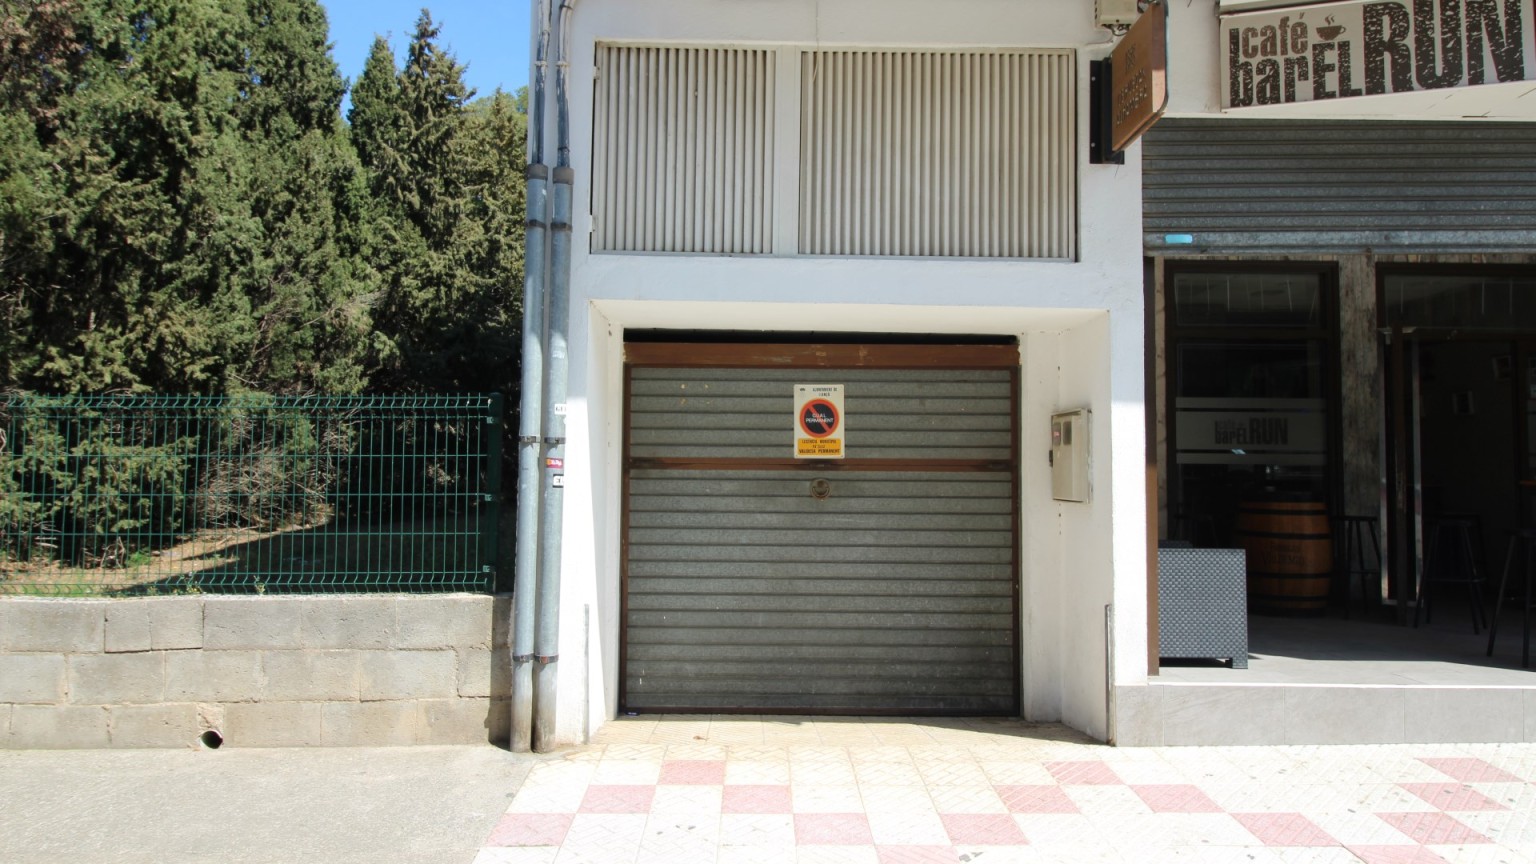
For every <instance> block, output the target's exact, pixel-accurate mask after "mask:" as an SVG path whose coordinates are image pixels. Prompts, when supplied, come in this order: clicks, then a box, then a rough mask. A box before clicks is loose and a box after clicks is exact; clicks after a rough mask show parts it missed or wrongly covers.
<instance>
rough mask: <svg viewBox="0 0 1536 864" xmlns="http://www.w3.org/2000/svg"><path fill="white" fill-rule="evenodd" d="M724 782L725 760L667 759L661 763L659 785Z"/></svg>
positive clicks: (696, 784) (693, 784) (714, 783)
mask: <svg viewBox="0 0 1536 864" xmlns="http://www.w3.org/2000/svg"><path fill="white" fill-rule="evenodd" d="M723 783H725V760H723V759H722V760H719V761H715V760H709V761H688V760H669V761H666V762H663V763H661V780H660V782H659V784H658V785H661V786H719V785H721V784H723Z"/></svg>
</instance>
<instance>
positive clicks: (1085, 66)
mask: <svg viewBox="0 0 1536 864" xmlns="http://www.w3.org/2000/svg"><path fill="white" fill-rule="evenodd" d="M533 5H534V7H535V10H534V14H535V26H534V32H535V39H537V38H538V35H537V34H538V33H539V32H540V29H541V27H542V25H543V23H544V22H543V21H541V20H539V19H538V15H539V10H538V5H539V4H533ZM1246 5H1247V6H1253V5H1254V4H1251V3H1250V4H1246ZM1270 5H1276V4H1270ZM1313 5H1315V4H1313ZM1176 7H1177V8H1173V9H1170V10H1169V44H1170V60H1169V65H1170V69H1169V80H1170V92H1171V93H1172V97H1173V99H1172V103H1171V114H1172V115H1178V116H1180V117H1183V118H1230V117H1231V116H1232V115H1233V113H1234V112H1233V111H1231V110H1228V109H1227V108H1224V107H1223V105H1222V96H1221V94H1222V90H1221V88H1222V87H1223V85H1224V84H1225V83H1226V79H1225V78H1223V74H1224V73H1223V69H1222V65H1221V56H1222V55H1221V51H1222V43H1221V40H1220V38H1219V34H1218V21H1219V19H1218V13H1219V11H1220V10H1219V9H1218V5H1217V3H1216V0H1195V2H1193V3H1191V4H1176ZM1229 11H1231V10H1229ZM568 20H569V32H568V34H566V35H567V39H568V44H569V46H570V47H569V53H568V62H569V67H568V70H567V74H568V80H569V82H570V87H569V92H570V98H569V105H568V109H569V140H570V142H572V143H571V146H570V148H569V167H570V168H571V169H572V176H573V177H574V185H573V191H574V195H573V200H574V202H575V207H574V214H573V218H572V219H571V229H572V238H573V242H572V256H571V264H570V296H569V314H570V327H569V334H570V336H569V358H570V365H569V378H568V395H567V400H566V403H565V406H564V412H565V413H564V417H565V423H566V430H565V432H566V440H565V453H564V463H563V469H562V470H563V475H562V476H561V477H560V478H559V479H560V482H561V483H562V486H561V489H562V490H563V491H562V494H563V498H564V502H563V511H564V520H563V529H562V530H563V542H562V548H563V551H562V564H561V573H562V579H561V581H560V589H559V598H558V599H559V604H558V608H559V612H558V615H559V619H558V620H559V645H558V647H559V652H558V653H559V659H560V662H559V664H558V702H557V705H556V710H555V718H556V720H555V737H556V739H557V740H558V741H560V742H562V743H574V742H581V741H584V740H587V738H588V737H589V736H590V735H591V734H592V733H593V732H594V731H595V730H596V729H597V728H598V727H600V726H601V725H602V724H603V723H605V722H607V721H609V720H610V719H612V718H614V717H616V716H619V715H620V714H623V713H627V712H636V713H642V712H650V711H662V712H683V713H697V712H721V713H752V714H761V713H783V714H790V715H794V714H816V713H834V714H836V713H844V714H882V713H883V714H914V713H916V714H932V715H943V714H998V715H1004V716H1022V717H1024V718H1025V719H1028V720H1036V721H1042V722H1062V723H1065V724H1066V725H1068V726H1071V727H1073V728H1076V729H1079V730H1082V731H1084V732H1086V733H1087V734H1089V735H1092V736H1094V737H1095V738H1099V739H1102V740H1111V741H1118V742H1122V743H1163V742H1165V741H1166V742H1168V743H1175V741H1176V739H1177V737H1178V736H1176V735H1174V734H1173V733H1172V732H1168V734H1166V735H1165V734H1164V731H1165V719H1166V718H1167V717H1171V716H1174V715H1175V714H1176V713H1177V712H1178V711H1179V710H1184V709H1176V708H1175V707H1174V702H1175V699H1174V697H1173V696H1166V694H1165V693H1163V692H1161V691H1157V690H1156V689H1155V687H1156V685H1157V683H1158V679H1157V674H1156V673H1157V670H1158V664H1157V657H1156V655H1157V653H1158V649H1157V645H1158V638H1157V633H1156V627H1157V624H1156V620H1157V619H1156V608H1155V607H1156V604H1155V602H1153V598H1155V596H1156V594H1155V591H1156V589H1155V585H1156V583H1155V581H1154V580H1155V575H1154V576H1153V577H1152V578H1151V579H1149V569H1155V568H1149V561H1155V555H1153V554H1151V553H1150V551H1149V550H1150V547H1151V546H1152V545H1154V543H1153V541H1154V540H1155V538H1156V537H1157V536H1158V533H1159V531H1158V528H1157V521H1158V520H1157V517H1158V509H1159V506H1160V502H1162V503H1161V506H1163V507H1164V508H1166V502H1167V496H1168V494H1169V493H1168V491H1167V488H1166V487H1167V483H1166V480H1164V481H1162V482H1161V483H1160V481H1159V480H1158V462H1159V461H1162V462H1164V463H1165V464H1164V465H1163V466H1162V473H1164V474H1167V473H1168V472H1170V471H1172V470H1173V469H1172V468H1170V467H1169V465H1168V464H1166V463H1167V462H1168V461H1169V460H1168V456H1167V453H1166V441H1164V443H1163V445H1162V448H1163V449H1160V448H1159V446H1157V445H1156V444H1149V435H1148V429H1149V428H1154V429H1158V430H1160V431H1163V432H1166V430H1164V429H1162V427H1163V425H1165V424H1166V418H1167V411H1165V410H1164V409H1161V408H1154V410H1150V411H1149V399H1148V394H1149V393H1155V392H1157V389H1158V386H1159V385H1157V384H1156V383H1155V382H1154V383H1150V384H1149V376H1150V377H1155V378H1156V379H1157V380H1159V381H1160V380H1162V377H1163V376H1164V375H1165V374H1166V370H1165V369H1164V368H1163V366H1162V364H1161V363H1160V361H1154V362H1150V363H1149V362H1148V360H1147V359H1146V358H1147V357H1148V356H1149V351H1148V346H1149V342H1151V343H1159V340H1161V339H1162V338H1163V336H1162V332H1163V331H1162V325H1161V324H1159V323H1157V321H1158V320H1159V319H1157V315H1161V314H1163V309H1162V308H1161V306H1160V304H1161V302H1162V301H1161V298H1162V296H1163V293H1162V290H1163V286H1162V282H1163V279H1164V268H1165V264H1166V261H1167V259H1170V258H1173V259H1178V260H1184V259H1185V258H1200V257H1201V254H1200V251H1201V250H1188V252H1187V254H1183V253H1185V252H1186V250H1180V249H1175V250H1173V251H1168V250H1164V249H1160V248H1158V247H1159V245H1160V242H1161V241H1153V240H1149V239H1147V236H1148V235H1145V232H1144V230H1143V184H1142V179H1143V178H1142V171H1141V166H1142V158H1141V157H1142V145H1140V144H1135V145H1132V146H1131V147H1129V148H1128V149H1127V151H1126V158H1125V160H1124V163H1123V164H1095V163H1093V162H1091V161H1090V158H1089V146H1088V142H1089V137H1090V113H1091V112H1090V110H1089V106H1090V85H1091V78H1092V73H1091V70H1090V63H1091V62H1092V61H1099V60H1103V59H1105V58H1107V57H1108V56H1109V54H1110V52H1111V50H1112V49H1113V47H1114V45H1115V44H1116V41H1117V39H1118V38H1119V37H1118V35H1117V34H1116V33H1114V32H1112V30H1111V29H1109V28H1107V27H1103V26H1100V23H1099V19H1098V16H1097V14H1096V10H1095V4H1094V3H1093V2H1090V0H1072V2H1060V0H1019V2H1011V3H1007V4H998V3H995V2H984V0H955V2H951V3H944V4H932V3H917V2H909V0H894V2H893V0H880V2H875V0H771V2H770V0H738V2H732V3H730V4H720V3H717V2H706V0H667V2H649V3H644V4H640V3H628V2H619V0H581V2H579V3H577V4H575V5H574V9H573V11H572V12H571V14H570V15H569V18H568ZM1522 38H1525V39H1527V40H1528V39H1530V38H1531V37H1530V34H1525V36H1524V37H1522ZM551 74H553V72H551ZM1510 86H1511V85H1500V86H1498V87H1493V88H1487V87H1485V88H1481V89H1479V88H1470V89H1471V90H1478V92H1479V93H1480V94H1486V93H1487V92H1489V91H1490V90H1495V89H1497V90H1507V89H1509V88H1510ZM1447 93H1449V91H1444V92H1442V93H1441V94H1440V95H1441V97H1443V98H1440V99H1438V100H1432V101H1433V102H1434V104H1433V106H1431V107H1424V106H1423V105H1420V104H1418V103H1415V104H1412V105H1407V106H1406V107H1401V108H1389V109H1382V110H1388V111H1389V112H1390V113H1392V114H1394V115H1395V116H1400V117H1401V116H1411V117H1413V118H1415V119H1426V118H1427V117H1429V116H1431V115H1433V114H1436V113H1440V112H1445V111H1450V112H1452V113H1454V111H1456V110H1460V109H1456V108H1454V107H1447V106H1448V105H1449V104H1450V102H1454V101H1455V99H1456V98H1457V94H1450V95H1449V96H1447V95H1446V94H1447ZM1506 95H1507V94H1506ZM1384 98H1385V99H1386V100H1387V101H1392V100H1398V101H1399V102H1402V101H1403V100H1412V99H1415V98H1422V97H1415V96H1401V97H1399V96H1389V97H1384ZM1460 98H1463V99H1471V98H1473V97H1460ZM1360 101H1370V100H1368V99H1367V100H1356V102H1360ZM551 103H552V100H551ZM1465 104H1471V103H1470V102H1468V103H1465ZM1254 110H1259V111H1267V110H1271V109H1254ZM1273 110H1275V111H1281V112H1283V111H1285V110H1291V111H1293V112H1299V113H1303V114H1305V112H1306V111H1308V110H1312V111H1313V112H1314V113H1316V112H1317V111H1331V112H1339V111H1340V110H1343V109H1339V108H1338V107H1337V106H1336V105H1330V106H1327V107H1326V109H1315V108H1314V109H1307V108H1306V107H1305V106H1302V107H1301V108H1300V109H1298V108H1297V107H1296V106H1281V107H1280V108H1278V109H1273ZM549 111H550V114H549V117H550V118H551V120H550V122H548V123H547V124H546V126H545V128H546V138H545V140H546V142H547V143H546V146H545V150H546V152H547V153H549V154H554V153H556V151H557V149H558V148H557V146H556V143H555V142H556V133H557V128H556V127H557V125H558V124H557V123H556V122H554V120H553V117H554V113H553V112H554V106H553V104H551V105H550V108H549ZM1344 113H1346V114H1350V112H1349V111H1348V110H1344ZM1355 114H1356V115H1358V112H1355ZM1307 116H1312V115H1307ZM550 161H553V159H551V160H550ZM1158 236H1159V237H1162V236H1163V235H1161V234H1159V235H1158ZM1171 242H1179V241H1171ZM1217 251H1218V252H1220V251H1221V250H1217ZM1304 252H1305V250H1302V257H1307V256H1306V255H1305V254H1304ZM1181 254H1182V257H1181ZM1296 254H1298V253H1297V251H1296V250H1294V249H1292V250H1287V251H1286V253H1285V254H1284V255H1281V254H1280V253H1276V255H1275V256H1272V257H1278V258H1285V257H1286V256H1294V255H1296ZM1214 257H1217V258H1221V259H1223V260H1225V259H1226V258H1227V257H1230V256H1226V255H1215V256H1214ZM1312 257H1314V258H1315V257H1316V256H1312ZM1309 260H1310V259H1309ZM1335 260H1336V259H1330V262H1333V261H1335ZM1329 266H1330V267H1332V266H1334V265H1333V263H1330V264H1329ZM1175 269H1177V267H1175ZM1197 269H1198V268H1197ZM1329 272H1333V271H1331V270H1330V271H1329ZM1146 298H1152V300H1151V302H1150V303H1149V302H1148V300H1147V299H1146ZM1152 313H1156V314H1152ZM1362 326H1365V325H1362ZM1367 329H1369V328H1367ZM1367 338H1370V337H1369V336H1368V337H1367ZM1159 344H1160V343H1159ZM798 388H812V389H811V390H803V389H798ZM813 391H814V392H815V393H820V394H823V395H825V396H826V397H827V401H826V402H814V400H813V398H812V397H811V396H808V395H806V394H808V393H811V392H813ZM807 406H813V407H812V408H811V409H810V413H809V414H807V413H806V412H807ZM814 406H824V407H826V410H827V411H829V412H831V415H830V419H829V415H827V414H825V413H819V412H821V411H822V408H821V407H814ZM1350 410H1361V411H1364V410H1366V409H1363V408H1361V409H1354V408H1351V409H1350ZM1370 410H1376V409H1374V408H1372V409H1370ZM1075 411H1080V412H1082V413H1079V414H1075V415H1073V416H1072V418H1071V419H1072V421H1073V423H1074V425H1073V427H1072V430H1071V431H1066V432H1065V435H1066V438H1065V440H1064V439H1063V434H1064V427H1063V426H1062V425H1061V424H1062V421H1061V419H1060V418H1059V417H1058V415H1060V414H1062V413H1063V412H1075ZM1175 413H1176V412H1175ZM1053 418H1054V419H1053ZM1372 422H1374V421H1373V420H1365V421H1361V423H1362V424H1363V425H1362V428H1369V424H1370V423H1372ZM1074 436H1075V438H1074ZM824 439H825V440H824ZM826 440H830V441H831V442H833V443H831V444H828V443H825V441H826ZM1341 446H1342V445H1341ZM1175 461H1176V458H1175ZM1074 467H1076V468H1077V469H1078V470H1080V471H1081V472H1082V473H1081V474H1080V476H1079V477H1078V478H1076V482H1075V483H1074V482H1072V478H1071V477H1070V476H1066V477H1063V475H1070V471H1071V469H1073V468H1074ZM1367 470H1372V469H1367ZM1339 482H1340V483H1341V484H1342V481H1339ZM1160 488H1161V497H1159V491H1158V490H1159V489H1160ZM1149 502H1150V503H1149ZM1168 518H1171V517H1168V516H1167V515H1166V514H1165V519H1168ZM1149 526H1151V527H1149ZM1161 534H1162V535H1163V536H1165V537H1166V536H1168V534H1169V531H1168V529H1167V528H1164V529H1162V531H1161ZM1149 585H1151V586H1153V587H1152V588H1151V590H1150V591H1149ZM1212 692H1214V691H1212ZM1515 698H1516V699H1517V701H1518V700H1524V702H1522V703H1521V704H1522V705H1529V706H1530V707H1529V708H1528V709H1527V708H1522V709H1521V710H1522V711H1526V710H1528V711H1530V712H1532V714H1533V716H1536V700H1533V699H1532V698H1531V697H1529V696H1526V695H1524V694H1520V695H1518V696H1517V697H1515ZM1522 716H1523V715H1522ZM1169 722H1171V721H1169ZM1531 725H1532V728H1536V723H1533V724H1531ZM1168 728H1169V729H1171V728H1172V727H1171V726H1169V727H1168Z"/></svg>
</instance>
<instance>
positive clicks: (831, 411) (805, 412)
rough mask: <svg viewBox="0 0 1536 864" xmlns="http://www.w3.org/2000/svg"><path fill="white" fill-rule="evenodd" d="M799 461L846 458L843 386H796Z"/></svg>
mask: <svg viewBox="0 0 1536 864" xmlns="http://www.w3.org/2000/svg"><path fill="white" fill-rule="evenodd" d="M794 424H795V436H794V437H795V458H796V459H841V458H843V438H844V436H843V430H844V427H845V423H844V417H843V385H841V384H796V385H795V419H794Z"/></svg>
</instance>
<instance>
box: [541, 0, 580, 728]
mask: <svg viewBox="0 0 1536 864" xmlns="http://www.w3.org/2000/svg"><path fill="white" fill-rule="evenodd" d="M574 7H575V0H561V3H560V6H559V9H558V10H557V11H556V13H555V27H554V33H555V45H556V46H557V49H556V50H557V52H558V53H557V54H556V61H555V111H556V116H557V118H558V120H557V124H556V147H557V161H556V165H555V170H554V196H553V197H554V217H553V219H552V220H551V224H550V226H549V228H550V252H551V256H550V279H549V285H548V288H549V293H548V296H547V298H546V310H545V312H546V316H547V318H548V321H549V331H548V341H547V344H546V347H547V349H548V350H547V353H546V355H545V356H546V364H545V367H544V381H545V385H544V447H545V452H544V464H545V469H544V475H545V477H546V479H547V481H548V482H547V483H545V484H544V506H543V514H542V518H541V520H540V523H541V524H540V526H539V527H540V544H539V584H538V589H537V592H536V593H537V597H538V599H537V618H538V621H537V624H536V626H537V631H536V632H535V635H534V661H535V667H534V680H533V749H534V751H535V752H539V753H543V752H547V751H549V750H552V749H554V747H555V738H556V726H555V708H556V705H557V704H558V687H557V685H558V683H559V671H560V561H561V548H560V541H561V530H562V528H563V525H564V519H563V513H562V509H563V506H564V503H565V494H564V483H563V482H562V481H563V479H564V475H565V413H566V412H565V409H566V390H567V388H566V380H567V377H568V374H569V369H570V357H569V355H568V353H567V348H566V344H567V331H568V329H569V326H570V286H571V209H572V186H573V184H574V181H575V177H576V174H575V171H574V170H572V168H571V158H570V154H571V148H570V101H569V90H568V88H567V86H566V84H567V81H566V79H567V72H568V70H569V66H570V45H569V40H570V19H571V11H572V9H573V8H574Z"/></svg>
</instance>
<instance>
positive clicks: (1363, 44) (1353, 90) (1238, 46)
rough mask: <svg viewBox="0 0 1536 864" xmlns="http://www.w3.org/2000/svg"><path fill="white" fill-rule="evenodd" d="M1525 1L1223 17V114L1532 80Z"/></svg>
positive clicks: (1427, 1) (1534, 58)
mask: <svg viewBox="0 0 1536 864" xmlns="http://www.w3.org/2000/svg"><path fill="white" fill-rule="evenodd" d="M1533 19H1536V16H1533V14H1532V0H1349V2H1341V3H1312V4H1307V5H1305V6H1301V5H1298V6H1288V7H1285V8H1280V9H1266V10H1264V11H1262V12H1246V13H1234V14H1230V15H1222V16H1221V26H1220V31H1219V32H1220V39H1221V44H1220V47H1219V52H1218V53H1220V55H1221V65H1222V73H1223V74H1222V81H1223V82H1225V85H1226V86H1224V87H1222V88H1221V89H1222V103H1221V104H1222V107H1223V108H1246V107H1250V106H1255V105H1285V104H1290V103H1295V102H1317V101H1323V100H1329V99H1347V98H1351V97H1355V96H1378V95H1382V94H1386V93H1410V92H1414V91H1418V90H1443V89H1449V88H1454V87H1470V86H1475V85H1478V84H1498V83H1502V82H1507V81H1526V80H1530V79H1531V78H1533V77H1536V26H1533V25H1536V20H1533Z"/></svg>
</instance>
